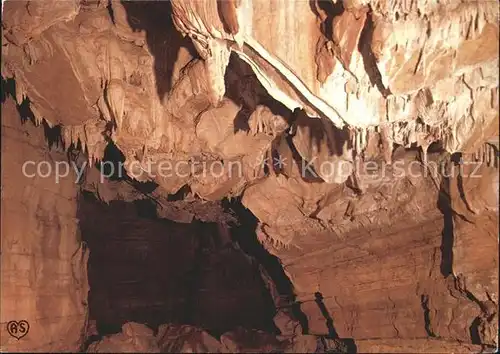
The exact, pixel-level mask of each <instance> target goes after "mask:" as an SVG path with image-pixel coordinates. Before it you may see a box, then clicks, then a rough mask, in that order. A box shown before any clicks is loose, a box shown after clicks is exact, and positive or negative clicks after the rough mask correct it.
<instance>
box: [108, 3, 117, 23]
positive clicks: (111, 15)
mask: <svg viewBox="0 0 500 354" xmlns="http://www.w3.org/2000/svg"><path fill="white" fill-rule="evenodd" d="M106 9H108V13H109V18H110V19H111V22H113V24H114V25H116V22H115V12H114V11H113V6H112V3H111V0H109V1H108V6H106Z"/></svg>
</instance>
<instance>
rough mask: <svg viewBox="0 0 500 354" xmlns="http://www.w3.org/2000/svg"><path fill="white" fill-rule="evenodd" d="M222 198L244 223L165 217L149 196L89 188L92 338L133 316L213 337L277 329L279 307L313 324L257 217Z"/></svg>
mask: <svg viewBox="0 0 500 354" xmlns="http://www.w3.org/2000/svg"><path fill="white" fill-rule="evenodd" d="M122 183H123V182H122ZM222 204H223V208H224V210H227V212H228V213H229V212H231V213H233V214H234V215H236V217H237V221H236V222H233V223H231V224H227V225H225V224H221V223H217V222H204V221H200V220H197V219H196V218H195V219H194V220H193V221H192V222H191V223H179V222H174V221H171V220H168V219H164V218H159V217H158V214H157V212H156V208H157V205H156V204H155V203H154V202H153V201H151V200H150V199H138V200H133V201H123V200H112V201H110V202H109V203H104V202H103V201H101V200H99V199H98V197H96V196H95V195H94V194H93V193H91V192H89V191H85V190H82V192H81V193H80V197H79V201H78V219H79V227H80V233H81V238H82V241H84V242H85V243H86V244H87V246H88V247H89V249H90V256H89V260H88V281H89V288H90V290H89V298H88V306H89V325H88V328H87V338H88V339H87V343H90V342H92V341H95V340H96V339H99V338H102V337H103V336H107V335H111V334H115V333H119V332H120V331H121V328H122V326H123V324H124V323H126V322H137V323H142V324H145V325H147V326H148V327H150V328H151V329H152V330H153V331H155V332H156V331H157V330H158V327H159V326H160V325H162V324H166V323H169V324H179V325H185V324H188V325H192V326H196V327H198V328H202V329H204V330H206V331H207V332H208V333H210V334H211V335H213V336H215V337H219V336H220V335H222V334H223V333H225V332H227V331H231V330H235V329H236V328H239V327H240V328H244V329H248V330H261V331H264V332H266V333H271V334H279V333H280V332H279V330H278V329H277V327H276V326H275V324H274V322H273V317H274V316H275V314H276V311H277V306H276V303H279V304H283V306H288V307H290V308H291V310H292V311H293V312H294V314H295V315H296V318H298V320H299V321H300V322H301V325H302V327H303V328H304V329H306V330H307V323H305V322H307V321H306V320H305V316H304V315H303V314H301V312H300V307H299V304H297V303H295V301H294V300H295V299H294V295H293V289H292V285H291V283H290V280H289V279H288V278H287V276H286V275H285V273H284V272H283V269H282V267H281V264H280V263H279V260H278V259H277V258H276V257H274V256H272V255H270V254H269V253H268V252H267V251H266V250H265V249H264V248H263V247H262V245H261V244H260V243H259V242H258V240H257V237H256V234H255V226H256V218H255V216H253V214H252V213H251V212H250V211H248V210H247V209H246V208H244V206H243V205H242V204H241V202H240V201H239V200H234V199H233V200H231V201H227V200H226V201H224V202H223V203H222ZM262 269H264V271H265V272H267V274H269V275H270V278H271V279H272V281H273V282H274V284H275V287H276V288H277V289H278V293H279V296H280V301H278V302H277V301H276V299H274V298H273V294H271V293H270V291H269V288H268V285H267V284H265V281H264V279H263V277H262V275H261V272H262ZM301 315H302V316H301Z"/></svg>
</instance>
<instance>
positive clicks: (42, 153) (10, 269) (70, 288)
mask: <svg viewBox="0 0 500 354" xmlns="http://www.w3.org/2000/svg"><path fill="white" fill-rule="evenodd" d="M64 160H65V156H64V154H63V153H62V152H61V151H60V150H59V151H58V150H56V149H55V147H54V148H52V149H49V147H48V143H47V142H46V140H45V136H44V134H43V131H42V130H41V129H39V128H36V127H34V126H33V125H32V124H31V122H26V123H24V124H22V123H21V118H20V116H19V113H18V111H17V109H16V105H15V103H14V101H13V100H12V99H10V98H9V99H7V100H6V101H5V102H4V103H2V248H1V253H2V257H1V258H2V260H1V281H2V291H1V300H0V304H1V310H0V316H1V320H0V323H1V328H0V331H1V332H0V337H1V339H2V341H1V345H0V348H1V350H2V351H18V350H21V351H28V352H29V351H61V350H66V351H73V350H76V349H78V348H79V346H80V345H81V344H83V338H84V337H83V336H84V333H83V331H82V329H83V328H84V326H85V323H86V318H87V292H88V281H87V260H88V256H89V252H88V248H87V246H86V245H85V244H84V243H82V242H81V235H80V232H79V229H78V219H77V218H76V216H77V199H76V198H77V188H76V185H75V184H74V179H75V174H74V171H68V172H70V174H69V175H68V176H67V177H65V178H63V177H61V179H60V180H59V181H58V182H56V180H54V175H52V174H47V172H49V169H55V168H56V166H57V163H58V162H61V161H64ZM30 161H32V162H33V163H32V164H27V165H26V168H25V172H26V174H24V173H23V164H24V163H25V162H30ZM48 161H50V162H48ZM44 162H45V163H44ZM37 166H38V167H40V169H41V171H42V174H43V175H45V176H46V177H45V178H44V177H41V176H40V175H37V174H36V168H37ZM29 176H31V177H29ZM13 320H14V321H20V320H25V321H28V323H29V326H30V327H29V332H28V334H27V335H26V336H25V337H24V338H22V340H17V339H15V338H13V337H11V336H9V334H8V333H7V327H6V326H7V322H9V321H13Z"/></svg>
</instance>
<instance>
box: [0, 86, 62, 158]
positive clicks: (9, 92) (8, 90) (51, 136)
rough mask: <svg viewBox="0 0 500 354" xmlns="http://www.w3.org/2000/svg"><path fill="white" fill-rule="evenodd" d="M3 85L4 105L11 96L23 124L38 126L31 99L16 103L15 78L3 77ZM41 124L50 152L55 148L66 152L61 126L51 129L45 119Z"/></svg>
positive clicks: (27, 98)
mask: <svg viewBox="0 0 500 354" xmlns="http://www.w3.org/2000/svg"><path fill="white" fill-rule="evenodd" d="M1 85H2V86H1V87H2V103H4V102H5V100H6V99H7V97H9V96H10V97H11V98H12V99H13V100H14V102H15V105H16V109H17V112H18V113H19V117H20V119H21V123H22V124H25V123H26V122H28V121H29V122H31V123H32V124H33V125H34V126H38V125H39V124H37V122H36V118H35V115H34V113H33V111H32V110H31V107H30V104H31V101H30V99H29V97H25V98H24V99H23V101H22V102H21V103H20V104H18V103H17V101H16V81H15V80H14V79H13V78H8V79H4V77H3V76H2V77H1ZM41 124H42V125H43V130H44V135H45V141H46V142H47V145H48V147H49V150H52V148H53V147H56V148H57V149H58V150H64V148H65V146H64V143H63V139H62V136H61V129H62V127H61V125H60V124H58V125H55V126H53V127H50V126H49V124H48V123H47V121H46V120H45V119H42V122H41Z"/></svg>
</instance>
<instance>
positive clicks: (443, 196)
mask: <svg viewBox="0 0 500 354" xmlns="http://www.w3.org/2000/svg"><path fill="white" fill-rule="evenodd" d="M437 206H438V208H439V210H440V211H441V213H442V214H443V231H442V233H441V247H440V248H441V265H440V269H441V274H442V275H443V276H444V277H445V278H446V277H447V276H449V275H453V271H452V266H453V242H454V234H453V210H452V208H451V198H450V179H449V177H443V179H442V181H441V187H440V190H439V195H438V202H437Z"/></svg>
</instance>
